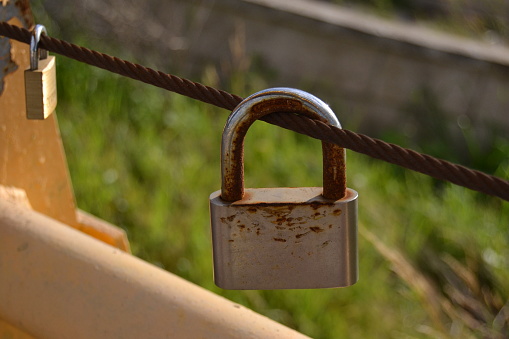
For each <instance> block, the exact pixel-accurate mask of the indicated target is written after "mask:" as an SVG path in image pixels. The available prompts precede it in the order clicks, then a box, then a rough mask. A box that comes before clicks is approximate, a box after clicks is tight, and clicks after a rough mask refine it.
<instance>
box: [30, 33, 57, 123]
mask: <svg viewBox="0 0 509 339" xmlns="http://www.w3.org/2000/svg"><path fill="white" fill-rule="evenodd" d="M43 32H44V33H46V28H44V26H43V25H36V26H35V29H34V31H33V32H32V39H31V41H30V69H27V70H25V101H26V114H27V119H46V118H47V117H48V116H49V115H50V114H51V113H53V112H54V111H55V108H56V106H57V77H56V66H55V57H54V56H49V55H48V52H47V51H46V50H44V49H39V48H38V45H39V41H40V38H41V34H42V33H43Z"/></svg>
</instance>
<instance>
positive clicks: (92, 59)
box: [0, 22, 509, 201]
mask: <svg viewBox="0 0 509 339" xmlns="http://www.w3.org/2000/svg"><path fill="white" fill-rule="evenodd" d="M0 35H3V36H6V37H8V38H11V39H14V40H17V41H20V42H24V43H27V44H29V43H30V39H31V32H30V31H28V30H27V29H24V28H21V27H18V26H14V25H10V24H8V23H6V22H0ZM40 47H41V48H44V49H46V50H48V51H51V52H54V53H57V54H60V55H63V56H66V57H69V58H72V59H75V60H78V61H81V62H84V63H86V64H89V65H92V66H95V67H99V68H102V69H105V70H108V71H111V72H113V73H117V74H120V75H123V76H126V77H129V78H131V79H135V80H139V81H142V82H144V83H147V84H150V85H154V86H157V87H161V88H164V89H166V90H169V91H172V92H175V93H178V94H181V95H185V96H187V97H190V98H193V99H196V100H200V101H203V102H205V103H209V104H212V105H215V106H217V107H220V108H224V109H227V110H229V111H231V110H233V109H234V108H235V107H236V106H237V105H238V104H239V103H240V102H241V101H242V100H243V98H242V97H240V96H237V95H234V94H231V93H228V92H225V91H222V90H219V89H215V88H212V87H209V86H205V85H203V84H200V83H197V82H193V81H190V80H187V79H183V78H180V77H178V76H175V75H171V74H166V73H163V72H160V71H156V70H154V69H151V68H147V67H144V66H141V65H138V64H134V63H131V62H129V61H126V60H122V59H119V58H117V57H113V56H110V55H107V54H103V53H100V52H96V51H93V50H90V49H88V48H85V47H81V46H77V45H74V44H71V43H69V42H66V41H63V40H59V39H56V38H52V37H49V36H47V35H42V36H41V41H40ZM262 120H264V121H266V122H268V123H270V124H274V125H277V126H280V127H283V128H285V129H289V130H292V131H295V132H298V133H301V134H305V135H307V136H310V137H312V138H316V139H320V140H323V141H327V142H331V143H334V144H337V145H340V146H341V147H344V148H348V149H350V150H352V151H355V152H358V153H362V154H366V155H368V156H371V157H373V158H376V159H379V160H383V161H386V162H389V163H391V164H395V165H398V166H401V167H404V168H407V169H410V170H413V171H416V172H420V173H423V174H426V175H429V176H431V177H434V178H436V179H440V180H444V181H448V182H451V183H453V184H456V185H459V186H463V187H466V188H469V189H472V190H475V191H478V192H482V193H485V194H489V195H493V196H496V197H499V198H501V199H504V200H507V201H509V181H507V180H504V179H501V178H498V177H496V176H492V175H488V174H486V173H483V172H480V171H477V170H472V169H469V168H467V167H465V166H461V165H457V164H453V163H451V162H449V161H446V160H442V159H437V158H435V157H432V156H430V155H427V154H422V153H419V152H416V151H413V150H410V149H406V148H403V147H401V146H398V145H395V144H391V143H387V142H384V141H382V140H379V139H374V138H371V137H368V136H366V135H363V134H359V133H355V132H352V131H349V130H345V129H339V128H336V127H333V126H330V125H328V124H325V123H322V122H320V121H317V120H312V119H309V118H306V117H303V116H300V115H295V114H277V113H273V114H271V115H268V116H266V117H264V118H263V119H262Z"/></svg>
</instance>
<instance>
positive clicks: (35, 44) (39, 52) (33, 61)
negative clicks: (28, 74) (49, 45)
mask: <svg viewBox="0 0 509 339" xmlns="http://www.w3.org/2000/svg"><path fill="white" fill-rule="evenodd" d="M42 33H44V34H47V32H46V27H44V26H43V25H35V28H34V30H33V31H32V38H31V39H30V69H31V70H32V71H33V70H36V69H37V68H39V59H41V60H43V59H46V58H47V57H48V51H47V50H45V49H42V48H41V49H39V41H41V34H42Z"/></svg>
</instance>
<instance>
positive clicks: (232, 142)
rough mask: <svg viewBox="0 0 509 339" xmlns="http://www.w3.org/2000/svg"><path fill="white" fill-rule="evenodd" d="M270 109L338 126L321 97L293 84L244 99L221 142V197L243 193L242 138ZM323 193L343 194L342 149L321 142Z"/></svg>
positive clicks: (228, 198) (329, 195) (334, 196)
mask: <svg viewBox="0 0 509 339" xmlns="http://www.w3.org/2000/svg"><path fill="white" fill-rule="evenodd" d="M271 113H295V114H301V115H304V116H306V117H308V118H311V119H315V120H320V121H323V122H326V123H329V124H330V125H332V126H335V127H339V128H341V124H340V123H339V121H338V119H337V118H336V115H335V114H334V112H332V110H331V109H330V108H329V106H328V105H327V104H325V103H324V102H323V101H322V100H320V99H318V98H317V97H315V96H313V95H311V94H309V93H307V92H304V91H301V90H298V89H293V88H271V89H266V90H263V91H260V92H258V93H255V94H253V95H251V96H249V97H247V98H246V99H244V100H243V101H242V102H241V103H240V104H239V105H238V106H237V107H236V108H235V109H234V110H233V112H232V113H231V114H230V116H229V117H228V120H227V122H226V125H225V127H224V130H223V138H222V142H221V176H222V185H221V199H223V200H224V201H228V202H233V201H237V200H241V199H242V198H243V197H244V138H245V136H246V133H247V130H248V129H249V127H250V126H251V125H252V124H253V122H255V121H256V120H258V119H260V118H262V117H263V116H265V115H268V114H271ZM322 152H323V194H322V195H323V197H324V198H326V199H330V200H338V199H341V198H343V197H344V196H345V194H346V173H345V172H346V167H345V151H344V149H343V148H342V147H340V146H338V145H335V144H331V143H328V142H322Z"/></svg>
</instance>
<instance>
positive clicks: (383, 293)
mask: <svg viewBox="0 0 509 339" xmlns="http://www.w3.org/2000/svg"><path fill="white" fill-rule="evenodd" d="M46 22H47V21H45V23H46ZM50 31H52V30H50ZM76 39H77V40H75V41H74V42H79V41H80V40H79V39H84V38H83V37H81V38H80V37H77V38H76ZM84 45H86V44H84ZM233 47H235V46H233ZM232 50H233V54H234V55H236V56H235V57H234V58H233V61H232V64H231V68H230V69H229V71H228V72H226V73H221V74H218V72H217V71H216V69H215V68H213V67H208V68H207V70H206V71H205V72H204V74H203V79H201V80H202V82H203V83H205V84H208V85H211V86H216V85H217V84H218V83H220V84H221V87H222V88H224V89H227V90H229V91H232V92H233V93H235V94H238V95H242V96H246V95H248V94H250V93H253V92H255V91H257V90H260V89H263V88H264V80H263V79H264V77H265V75H264V74H262V73H260V72H253V71H252V67H250V63H249V62H247V61H245V60H244V61H243V58H244V57H243V55H242V50H235V48H232ZM57 62H58V73H57V77H58V92H59V106H58V108H57V113H58V118H59V122H60V127H61V132H62V137H63V140H64V145H65V149H66V154H67V158H68V162H69V167H70V173H71V177H72V180H73V184H74V189H75V193H76V199H77V203H78V205H79V207H80V208H82V209H84V210H86V211H88V212H91V213H93V214H95V215H97V216H99V217H101V218H103V219H105V220H108V221H110V222H112V223H114V224H116V225H119V226H120V227H122V228H123V229H125V230H126V231H127V233H128V236H129V239H130V242H131V246H132V250H133V254H134V255H136V256H139V257H141V258H143V259H144V260H147V261H149V262H151V263H153V264H155V265H157V266H159V267H161V268H163V269H165V270H168V271H170V272H173V273H175V274H178V275H179V276H182V277H183V278H185V279H188V280H190V281H192V282H194V283H196V284H198V285H200V286H203V287H204V288H207V289H209V290H211V291H213V292H215V293H218V294H220V295H223V296H225V297H227V298H229V299H231V300H233V301H235V302H238V303H241V304H243V305H245V306H247V307H249V308H252V309H253V310H255V311H257V312H260V313H262V314H264V315H267V316H268V317H270V318H272V319H275V320H277V321H279V322H281V323H283V324H285V325H288V326H290V327H292V328H295V329H297V330H299V331H301V332H303V333H305V334H307V335H310V336H312V337H315V338H341V337H348V338H373V337H376V338H481V337H482V338H503V337H504V336H506V335H507V333H509V332H508V331H509V328H508V326H509V302H508V300H509V299H508V298H509V286H508V285H507V281H508V279H509V259H508V258H509V246H508V245H509V233H508V226H509V203H507V202H503V201H501V200H499V199H495V198H492V197H487V196H484V195H481V194H477V193H475V192H472V191H469V190H467V189H464V188H460V187H456V186H453V185H450V184H446V183H440V184H437V182H435V181H434V180H433V179H431V178H429V177H426V176H423V175H421V174H418V173H414V172H410V171H406V170H403V169H400V168H398V167H395V166H392V165H389V164H386V163H382V162H379V161H375V160H372V159H369V158H367V157H365V156H362V155H359V154H355V153H352V152H349V153H348V183H349V184H348V185H349V187H351V188H353V189H355V190H357V191H358V192H359V195H360V197H359V226H360V235H361V237H360V239H359V247H360V248H359V258H360V280H359V282H358V283H357V284H356V285H354V286H353V287H349V288H345V289H327V290H289V291H226V290H221V289H219V288H217V287H216V286H215V285H214V283H213V279H212V248H211V239H210V222H209V214H208V196H209V194H210V193H212V192H213V191H215V190H217V189H219V188H220V164H219V160H220V159H219V148H220V139H221V132H222V128H223V125H224V123H225V121H226V118H227V115H228V112H226V111H224V110H220V109H218V108H215V107H212V106H210V105H206V104H202V103H200V102H197V101H194V100H191V99H188V98H185V97H182V96H179V95H177V94H172V93H169V92H166V91H163V90H161V89H158V88H155V87H152V86H149V85H145V84H142V83H137V82H135V81H133V80H130V79H126V78H122V77H119V76H117V75H114V74H110V73H107V72H105V71H102V70H100V69H96V68H92V67H89V66H87V65H84V64H81V63H78V62H75V61H72V60H68V59H66V58H62V57H59V58H58V61H57ZM141 62H142V61H141ZM415 100H416V103H419V102H421V101H422V102H426V103H427V104H428V106H433V100H432V98H431V97H430V96H429V94H428V93H426V91H425V90H423V92H422V93H420V94H417V96H416V98H415ZM416 107H418V105H416V106H415V107H414V106H411V107H409V108H408V109H409V110H410V111H411V110H413V109H415V108H416ZM333 108H334V107H333ZM435 112H436V115H432V116H427V117H425V118H424V117H422V115H419V114H418V112H417V114H416V117H421V118H423V119H424V120H425V121H423V122H422V123H423V124H427V125H428V126H429V128H433V129H434V127H433V124H434V123H436V119H440V116H441V114H440V108H439V107H436V109H435ZM344 123H345V124H346V127H347V128H348V122H346V121H345V122H344ZM420 123H421V122H420ZM464 126H465V125H464ZM467 127H468V128H465V129H464V130H465V135H466V137H465V140H466V141H468V134H469V133H470V132H469V131H470V128H473V127H469V126H467ZM446 135H447V132H443V133H442V135H441V136H444V137H445V136H446ZM387 136H388V137H389V138H392V139H393V140H391V141H394V140H397V139H398V138H401V136H400V135H399V134H398V133H397V132H394V131H387ZM437 138H438V137H437ZM415 140H416V141H415V142H416V143H418V144H416V145H415V146H418V147H419V148H420V149H421V150H428V151H429V153H430V154H432V155H438V156H442V157H446V158H449V159H451V158H453V159H452V160H458V159H459V161H462V159H461V158H454V157H455V153H456V152H455V150H454V148H452V147H451V148H446V147H444V142H442V143H441V144H439V145H436V144H435V143H434V141H433V140H431V141H429V139H427V138H426V137H420V136H417V137H416V139H415ZM444 140H446V139H444ZM493 140H494V141H493V144H494V145H495V144H496V145H497V147H496V152H495V150H493V153H494V155H491V153H490V155H489V157H490V160H489V162H490V163H491V164H492V165H490V168H491V169H492V170H491V171H492V172H494V173H495V174H498V175H500V176H501V177H504V178H508V177H509V142H508V141H507V139H503V138H498V139H497V138H494V139H493ZM495 140H496V141H495ZM403 142H408V140H406V139H405V140H403ZM451 146H452V145H451ZM319 148H320V144H319V142H318V141H317V140H311V139H309V138H307V137H304V136H302V135H298V134H295V133H292V132H289V131H286V130H283V129H280V128H277V127H275V126H270V125H267V124H265V123H263V122H257V123H255V124H254V126H253V127H252V128H251V129H250V131H249V133H248V136H247V140H246V159H245V164H246V185H247V186H248V187H272V186H297V185H298V186H321V182H320V179H321V159H320V152H317V150H318V149H319ZM470 150H471V151H468V152H467V153H466V156H467V157H468V158H469V159H471V161H472V163H480V164H483V163H484V162H486V161H487V158H488V157H487V156H488V154H487V153H485V152H480V151H477V150H476V148H475V146H472V147H471V148H470ZM495 153H496V154H495ZM491 157H493V159H491ZM246 321H248V320H246ZM239 326H242V324H239Z"/></svg>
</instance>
